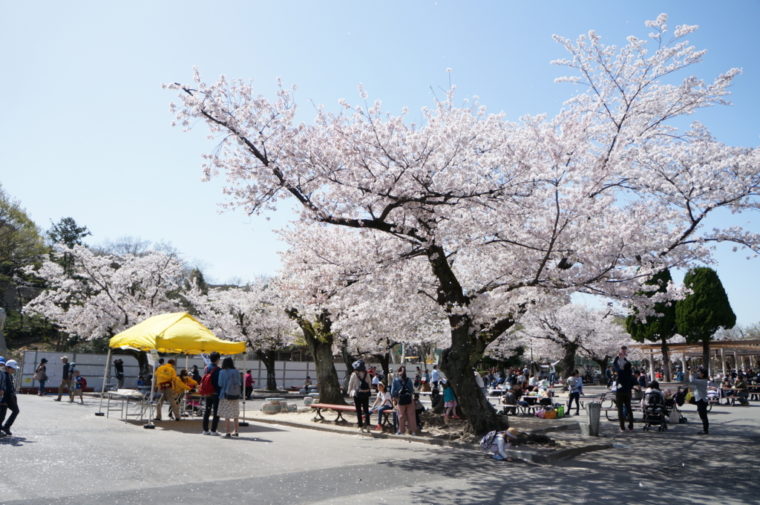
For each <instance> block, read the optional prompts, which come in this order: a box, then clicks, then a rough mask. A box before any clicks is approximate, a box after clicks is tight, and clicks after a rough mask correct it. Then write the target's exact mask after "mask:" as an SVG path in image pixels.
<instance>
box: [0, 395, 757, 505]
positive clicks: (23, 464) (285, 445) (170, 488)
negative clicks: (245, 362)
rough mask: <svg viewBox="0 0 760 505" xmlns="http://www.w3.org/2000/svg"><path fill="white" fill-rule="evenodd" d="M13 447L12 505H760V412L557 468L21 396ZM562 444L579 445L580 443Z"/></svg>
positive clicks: (3, 475) (8, 469)
mask: <svg viewBox="0 0 760 505" xmlns="http://www.w3.org/2000/svg"><path fill="white" fill-rule="evenodd" d="M19 399H20V401H19V403H20V407H21V415H20V416H19V418H18V420H17V421H16V425H15V426H14V428H13V432H14V435H13V437H6V438H3V439H0V460H1V461H2V465H3V470H2V471H0V503H2V504H7V505H11V504H40V505H42V504H45V505H47V504H78V505H90V504H93V505H94V504H114V505H117V504H135V505H143V504H174V503H177V504H180V503H181V504H184V505H195V504H203V505H208V504H213V503H225V504H226V503H246V504H292V505H296V504H302V503H312V504H313V503H318V504H320V505H326V504H331V505H333V504H335V505H344V504H345V505H348V504H350V505H356V504H357V503H371V504H376V503H393V504H404V503H415V504H452V505H453V504H490V503H542V504H554V503H563V504H564V503H578V504H581V503H582V504H587V503H588V502H589V501H591V500H593V501H594V502H602V503H605V502H610V503H616V504H627V503H636V504H647V503H657V504H662V503H667V504H669V505H677V504H681V503H684V504H692V503H694V504H711V503H716V504H760V477H758V474H759V471H760V403H757V402H753V406H751V407H743V408H741V407H721V408H717V409H714V410H713V412H712V413H711V421H712V422H713V428H712V431H713V433H712V434H711V435H709V436H707V437H704V436H701V435H698V434H697V431H698V426H697V423H696V421H697V416H696V412H693V411H692V410H691V409H693V408H692V407H687V409H686V415H687V417H688V418H689V420H690V423H689V424H687V425H680V426H676V427H674V428H673V429H672V430H670V431H668V432H667V433H642V432H640V431H639V432H638V433H626V434H617V433H615V431H614V428H615V426H614V425H613V423H608V422H604V435H605V437H604V438H605V439H606V440H610V441H613V442H614V443H615V444H616V447H615V448H614V449H610V450H605V451H597V452H593V453H588V454H585V455H583V456H580V457H578V458H576V459H573V460H571V461H566V462H563V463H559V464H555V465H546V466H535V465H528V464H525V463H504V462H496V461H492V460H489V459H486V458H485V457H484V456H482V455H481V454H480V453H478V452H477V451H468V450H461V449H451V448H445V447H437V446H431V445H428V444H422V443H412V442H408V441H404V440H391V439H379V438H372V437H367V436H360V435H355V436H354V435H342V434H333V433H325V432H321V431H313V430H308V429H301V428H290V427H280V426H276V425H269V424H261V423H252V425H251V426H249V427H248V428H243V429H242V430H241V437H240V439H239V440H235V439H232V440H228V439H223V438H221V437H210V436H203V435H201V434H200V422H199V421H195V420H193V421H186V420H183V421H181V422H173V421H164V422H162V423H158V424H159V428H158V429H156V430H145V429H143V428H142V425H141V424H138V423H127V422H122V421H119V420H118V419H117V418H113V417H111V418H110V419H106V418H104V417H96V416H95V415H94V412H95V410H97V401H95V400H94V399H87V404H86V405H85V406H80V405H77V404H69V403H66V402H62V403H57V402H53V401H52V397H47V398H39V397H36V396H21V397H20V398H19ZM560 436H569V437H577V434H573V433H567V434H564V435H560Z"/></svg>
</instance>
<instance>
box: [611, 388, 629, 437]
mask: <svg viewBox="0 0 760 505" xmlns="http://www.w3.org/2000/svg"><path fill="white" fill-rule="evenodd" d="M615 402H617V409H618V419H619V420H620V429H621V430H624V429H625V420H626V418H627V419H628V427H629V428H630V429H633V409H632V408H631V390H630V389H629V390H627V391H624V390H620V389H618V390H617V391H616V392H615Z"/></svg>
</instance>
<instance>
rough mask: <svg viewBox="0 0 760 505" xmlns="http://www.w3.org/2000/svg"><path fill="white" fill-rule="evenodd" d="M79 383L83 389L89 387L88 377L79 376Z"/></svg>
mask: <svg viewBox="0 0 760 505" xmlns="http://www.w3.org/2000/svg"><path fill="white" fill-rule="evenodd" d="M79 384H80V385H81V386H82V391H84V389H85V388H86V387H87V379H85V378H84V376H83V375H80V376H79Z"/></svg>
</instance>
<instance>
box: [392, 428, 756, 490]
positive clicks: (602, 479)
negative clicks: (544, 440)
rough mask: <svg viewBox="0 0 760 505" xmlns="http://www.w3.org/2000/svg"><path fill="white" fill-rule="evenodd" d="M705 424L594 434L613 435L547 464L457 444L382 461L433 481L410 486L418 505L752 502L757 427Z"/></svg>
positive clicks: (754, 483) (601, 438)
mask: <svg viewBox="0 0 760 505" xmlns="http://www.w3.org/2000/svg"><path fill="white" fill-rule="evenodd" d="M697 424H698V423H697ZM711 430H713V431H714V433H715V434H718V438H715V437H714V436H713V435H706V436H705V435H699V434H698V432H699V431H701V424H699V425H698V426H697V425H695V423H690V424H687V425H679V426H678V427H674V428H672V429H670V430H668V431H666V432H663V433H658V432H644V431H642V430H641V429H640V428H639V429H638V430H636V432H629V433H626V434H623V435H620V436H610V437H600V441H612V442H613V443H614V444H615V447H614V448H612V449H608V450H603V451H596V452H591V453H586V454H584V455H582V456H579V457H577V458H576V459H573V460H569V461H563V462H559V463H556V464H552V465H540V466H539V465H528V464H520V463H514V462H512V463H510V462H500V461H494V460H492V459H490V458H486V457H485V456H483V454H482V453H480V452H478V451H476V450H459V449H452V450H451V451H450V452H449V453H437V454H436V455H435V456H434V457H423V458H414V459H409V460H403V461H391V462H387V463H381V464H382V465H387V466H389V467H396V468H400V469H402V470H403V471H406V472H415V473H416V472H421V473H420V477H421V479H425V480H429V481H430V482H431V483H432V482H435V483H436V484H435V485H431V486H430V487H428V488H427V489H424V490H419V491H418V490H416V489H415V490H410V498H411V502H412V503H419V504H422V503H425V504H427V503H430V504H433V503H435V504H441V505H447V504H452V505H453V504H473V505H486V504H492V503H508V502H509V503H536V502H538V503H587V502H589V501H594V502H598V501H599V499H600V498H602V497H603V501H604V502H610V503H679V504H680V503H700V504H702V503H721V504H740V503H741V504H745V503H753V502H754V500H756V499H757V493H758V490H759V489H760V487H759V486H758V484H757V477H756V470H755V468H756V463H757V454H759V453H760V451H758V449H760V434H758V433H757V432H756V431H754V430H756V428H755V427H753V426H750V425H746V424H741V423H739V422H737V423H731V424H727V423H726V424H715V425H713V426H711ZM718 475H719V476H720V477H719V480H720V485H716V480H715V479H716V476H718ZM462 480H464V481H465V482H464V483H463V482H462Z"/></svg>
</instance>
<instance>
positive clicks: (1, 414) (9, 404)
mask: <svg viewBox="0 0 760 505" xmlns="http://www.w3.org/2000/svg"><path fill="white" fill-rule="evenodd" d="M9 410H10V411H11V417H9V418H8V420H7V421H5V424H3V420H4V419H5V414H6V413H7V412H8V411H9ZM16 416H18V403H17V402H16V395H13V396H8V397H6V398H5V405H3V406H0V426H2V427H3V428H4V429H6V430H9V429H11V426H13V421H15V420H16Z"/></svg>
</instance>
